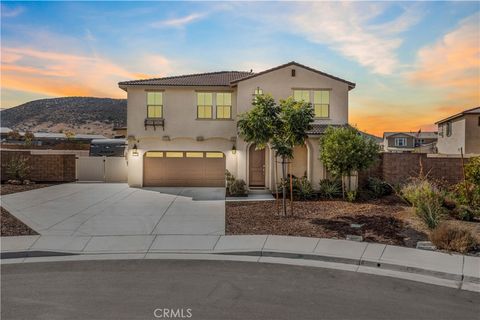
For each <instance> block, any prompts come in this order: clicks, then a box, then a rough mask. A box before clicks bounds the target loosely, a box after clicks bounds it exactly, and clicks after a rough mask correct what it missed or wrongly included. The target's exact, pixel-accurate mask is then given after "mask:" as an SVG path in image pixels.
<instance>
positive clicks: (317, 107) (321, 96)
mask: <svg viewBox="0 0 480 320" xmlns="http://www.w3.org/2000/svg"><path fill="white" fill-rule="evenodd" d="M293 98H294V99H295V101H305V102H311V103H312V105H313V108H314V111H315V118H323V119H325V118H329V117H330V90H293Z"/></svg>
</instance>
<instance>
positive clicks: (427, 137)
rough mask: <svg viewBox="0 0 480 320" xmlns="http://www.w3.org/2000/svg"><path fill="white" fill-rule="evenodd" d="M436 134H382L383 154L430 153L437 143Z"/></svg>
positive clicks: (420, 132)
mask: <svg viewBox="0 0 480 320" xmlns="http://www.w3.org/2000/svg"><path fill="white" fill-rule="evenodd" d="M437 136H438V135H437V132H422V131H419V132H384V133H383V150H384V151H385V152H420V153H432V152H434V151H435V145H436V143H437Z"/></svg>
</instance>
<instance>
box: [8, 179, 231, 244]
mask: <svg viewBox="0 0 480 320" xmlns="http://www.w3.org/2000/svg"><path fill="white" fill-rule="evenodd" d="M2 205H3V206H4V207H5V208H6V209H7V210H8V211H10V213H12V214H13V215H14V216H16V217H17V218H19V219H20V220H22V221H23V222H25V223H26V224H27V225H28V226H30V227H31V228H33V229H34V230H36V231H37V232H39V233H40V234H41V235H64V236H94V235H97V236H101V235H149V234H191V235H196V234H198V235H205V234H211V235H222V234H225V190H224V189H223V188H148V189H146V188H145V189H142V188H130V187H129V186H128V185H127V184H122V183H107V184H105V183H69V184H61V185H55V186H52V187H48V188H41V189H36V190H31V191H26V192H21V193H15V194H10V195H5V196H2Z"/></svg>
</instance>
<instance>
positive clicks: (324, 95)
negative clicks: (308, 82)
mask: <svg viewBox="0 0 480 320" xmlns="http://www.w3.org/2000/svg"><path fill="white" fill-rule="evenodd" d="M313 107H314V109H315V117H316V118H329V117H330V91H329V90H318V91H313Z"/></svg>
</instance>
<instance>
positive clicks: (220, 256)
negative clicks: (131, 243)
mask: <svg viewBox="0 0 480 320" xmlns="http://www.w3.org/2000/svg"><path fill="white" fill-rule="evenodd" d="M3 254H8V256H10V257H11V258H2V260H1V264H18V263H34V262H36V261H35V260H38V258H41V259H40V260H39V261H38V262H39V263H40V262H58V261H88V260H89V259H88V258H89V257H90V258H91V260H98V259H100V260H101V259H102V257H103V258H104V259H111V258H115V257H118V258H119V260H121V259H137V260H141V259H155V258H152V256H153V257H158V258H159V259H161V258H162V257H168V256H175V255H178V256H189V258H190V259H192V260H195V258H198V257H203V256H210V257H211V258H213V260H228V261H230V260H232V257H233V260H235V257H237V258H238V261H242V258H247V257H251V258H258V259H257V260H254V259H253V260H252V259H249V261H250V262H252V261H257V262H260V261H259V260H260V259H261V258H279V259H282V258H283V259H288V260H289V264H292V265H305V263H308V261H312V262H313V261H317V262H326V263H332V264H338V265H352V266H358V267H361V266H364V267H368V268H370V269H372V270H374V269H378V270H385V271H395V272H401V273H405V274H410V275H413V276H414V275H419V276H427V277H433V278H437V279H443V280H449V281H455V282H459V283H460V284H462V283H466V284H472V285H473V286H474V287H475V286H478V284H480V278H477V277H471V276H463V275H459V274H452V273H445V272H440V271H434V270H428V269H423V268H418V267H412V266H405V265H398V264H392V263H384V262H378V261H371V260H362V259H352V258H345V257H335V256H328V255H321V254H309V253H296V252H279V251H267V250H266V251H262V250H254V251H238V250H237V251H227V250H225V251H222V252H218V251H216V252H213V251H205V250H195V251H192V250H182V251H178V250H177V251H155V252H148V251H145V252H108V253H106V252H96V253H93V252H91V253H79V252H65V251H48V250H43V251H41V254H36V252H34V251H18V252H14V251H9V252H8V253H7V252H4V253H3ZM227 257H228V259H226V258H227ZM85 258H86V259H85ZM9 260H10V261H9ZM280 263H281V262H280Z"/></svg>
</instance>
